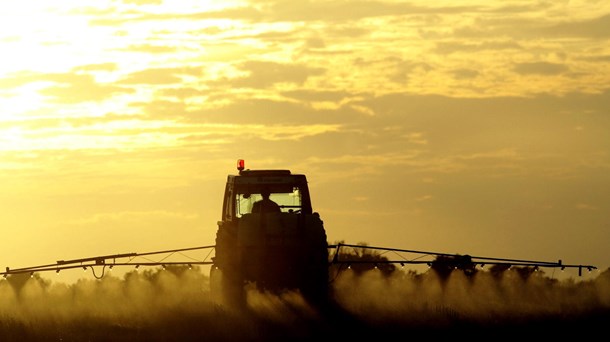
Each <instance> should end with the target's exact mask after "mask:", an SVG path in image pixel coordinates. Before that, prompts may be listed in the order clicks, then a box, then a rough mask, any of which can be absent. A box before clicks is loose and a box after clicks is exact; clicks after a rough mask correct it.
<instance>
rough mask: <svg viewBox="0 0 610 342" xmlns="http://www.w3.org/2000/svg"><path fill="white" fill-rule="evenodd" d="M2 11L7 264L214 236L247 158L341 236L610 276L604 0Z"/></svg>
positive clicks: (127, 4) (282, 1)
mask: <svg viewBox="0 0 610 342" xmlns="http://www.w3.org/2000/svg"><path fill="white" fill-rule="evenodd" d="M0 6H1V7H2V10H1V11H0V51H1V52H2V54H1V57H0V61H1V63H0V189H1V191H0V208H1V210H0V236H1V238H0V246H1V247H0V267H2V268H4V267H11V268H17V267H25V266H34V265H40V264H47V263H54V262H55V261H57V260H67V259H75V258H83V257H91V256H98V255H108V254H115V253H132V252H136V253H142V252H150V251H157V250H167V249H174V248H186V247H193V246H205V245H211V244H214V239H215V233H216V229H217V221H218V220H220V213H221V205H222V196H223V191H224V184H225V182H226V177H227V175H228V174H235V173H236V172H237V170H236V167H235V165H236V161H237V159H245V161H246V167H247V168H251V169H273V168H278V169H289V170H291V171H292V172H294V173H302V174H306V175H307V177H308V180H309V186H310V191H311V195H312V204H313V207H314V210H315V211H317V212H319V213H320V215H321V217H322V219H323V220H324V225H325V228H326V232H327V237H328V241H329V243H334V242H337V241H344V242H346V243H366V244H368V245H371V246H383V247H392V248H404V249H411V250H424V251H435V252H442V253H458V254H470V255H474V256H484V257H500V258H517V259H533V260H544V261H557V260H559V259H561V260H562V261H563V263H567V264H591V265H595V266H597V267H598V268H599V269H600V270H602V271H603V270H605V269H607V268H608V267H609V266H610V249H609V248H608V246H609V243H610V216H609V215H608V213H609V212H610V191H608V190H609V189H610V134H609V132H610V113H608V108H610V44H609V41H610V3H608V2H606V1H595V0H591V1H588V0H579V1H529V0H528V1H524V0H523V1H518V0H512V1H487V0H486V1H476V0H472V1H432V2H431V1H389V0H387V1H377V0H370V1H364V0H363V1H359V0H354V1H336V0H335V1H313V0H312V1H289V0H275V1H274V0H262V1H261V0H257V1H227V0H222V1H187V0H165V1H163V0H156V1H155V0H150V1H148V0H122V1H102V0H99V1H87V2H83V1H69V0H57V1H52V2H50V1H34V0H24V1H18V2H17V1H9V0H0ZM549 272H552V271H549ZM566 272H567V271H566ZM85 276H88V275H85ZM569 276H574V277H577V275H576V273H575V272H573V273H570V274H569ZM584 277H585V278H586V277H590V275H587V274H585V275H584Z"/></svg>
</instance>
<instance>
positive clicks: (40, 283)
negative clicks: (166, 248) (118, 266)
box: [0, 268, 610, 342]
mask: <svg viewBox="0 0 610 342" xmlns="http://www.w3.org/2000/svg"><path fill="white" fill-rule="evenodd" d="M208 280H209V279H208V277H207V276H206V275H205V274H204V272H201V270H198V269H193V270H188V269H183V268H176V269H168V270H164V271H162V270H147V271H140V272H139V273H138V272H136V271H133V272H130V273H127V274H126V275H125V276H124V277H122V278H117V277H112V276H108V277H105V278H103V279H101V280H95V279H83V280H79V281H78V282H76V283H74V284H70V285H68V284H63V283H54V282H51V281H48V280H44V279H42V278H40V277H37V276H35V277H33V278H30V276H29V274H28V275H27V276H15V275H14V276H11V277H9V278H7V279H4V280H1V281H0V341H20V342H24V341H280V340H282V341H311V340H316V339H322V338H324V339H328V338H330V339H341V340H355V341H360V340H381V339H388V340H389V339H400V340H406V339H408V338H415V337H417V338H427V339H432V340H436V339H441V338H442V339H445V338H456V337H460V338H468V339H469V340H490V339H491V340H493V339H499V338H502V339H503V340H506V339H510V338H515V339H517V338H526V337H528V336H541V337H545V338H562V339H563V338H566V337H568V336H578V337H579V338H580V339H583V338H587V337H588V336H595V335H597V334H598V333H599V332H600V331H601V332H603V329H604V328H605V327H607V326H608V324H610V270H606V271H604V272H601V273H600V274H599V276H597V277H596V278H594V279H593V280H587V281H577V280H574V279H568V280H563V281H558V280H556V279H552V278H549V277H547V276H545V275H544V274H543V273H542V272H540V274H533V275H530V276H528V277H523V276H522V275H521V274H519V273H517V272H511V271H507V272H505V273H504V274H502V276H501V277H498V276H492V275H491V274H489V273H487V272H479V273H478V274H476V275H475V276H473V277H467V276H465V275H464V274H461V273H460V272H455V273H454V274H451V276H449V277H448V278H447V279H440V278H439V277H437V276H436V274H434V273H433V272H429V273H415V272H402V271H401V272H396V273H395V274H393V275H391V276H384V275H382V274H381V273H380V272H375V271H368V272H364V273H361V274H356V273H353V272H344V273H342V274H341V275H340V276H338V277H337V278H336V279H334V281H333V295H332V300H331V301H330V302H329V303H328V305H325V306H323V307H312V306H309V305H308V304H307V303H305V302H304V301H303V299H302V298H301V297H300V296H299V294H298V293H291V292H287V293H283V294H279V295H275V294H274V295H272V294H266V293H259V292H257V291H254V290H251V291H249V292H248V306H247V308H241V309H237V308H230V307H225V306H222V305H219V304H217V303H215V302H214V301H213V300H212V298H211V296H210V292H209V290H208V286H209V283H208Z"/></svg>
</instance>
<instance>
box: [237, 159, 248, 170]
mask: <svg viewBox="0 0 610 342" xmlns="http://www.w3.org/2000/svg"><path fill="white" fill-rule="evenodd" d="M245 167H246V162H245V161H244V160H243V159H237V170H238V171H243V170H244V168H245Z"/></svg>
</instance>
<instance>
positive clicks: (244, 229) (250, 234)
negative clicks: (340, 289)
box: [210, 159, 329, 305]
mask: <svg viewBox="0 0 610 342" xmlns="http://www.w3.org/2000/svg"><path fill="white" fill-rule="evenodd" d="M237 169H238V170H239V174H238V175H229V176H228V177H227V183H226V187H225V193H224V201H223V205H222V220H221V221H219V222H218V230H217V232H216V245H215V249H216V250H215V256H214V257H213V258H212V261H213V263H212V266H211V268H210V285H211V291H212V295H213V296H215V298H217V299H219V300H220V301H221V302H223V303H225V304H231V305H235V304H237V305H243V304H245V302H246V299H247V298H246V293H247V291H246V289H247V288H248V287H249V286H250V287H254V288H256V289H257V290H259V291H261V292H270V293H274V294H279V293H281V292H283V291H298V292H300V293H301V295H303V297H304V298H305V299H306V300H308V301H310V302H313V303H315V302H320V301H324V300H326V299H327V296H328V291H329V282H328V280H329V275H328V269H329V262H328V254H329V253H328V244H327V240H326V231H325V229H324V225H323V222H322V220H321V219H320V215H319V214H318V213H316V212H313V210H312V205H311V199H310V196H309V189H308V183H307V179H306V176H305V175H302V174H293V173H291V172H290V170H246V169H244V161H243V160H241V159H240V160H239V161H238V167H237ZM253 209H254V210H253Z"/></svg>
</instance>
